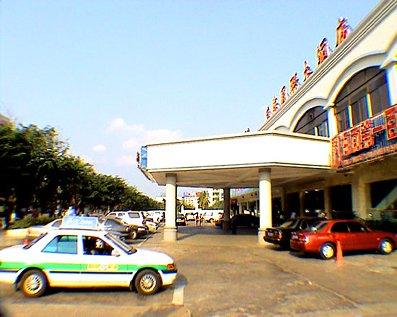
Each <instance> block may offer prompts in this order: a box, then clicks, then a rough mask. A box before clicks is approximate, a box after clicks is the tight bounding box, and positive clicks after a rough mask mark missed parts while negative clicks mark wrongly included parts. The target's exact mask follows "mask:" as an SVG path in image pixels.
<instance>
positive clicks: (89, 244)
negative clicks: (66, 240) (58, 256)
mask: <svg viewBox="0 0 397 317" xmlns="http://www.w3.org/2000/svg"><path fill="white" fill-rule="evenodd" d="M83 248H84V254H86V255H112V251H113V248H112V247H111V246H110V245H109V244H108V243H106V242H105V241H103V240H102V239H101V238H98V237H93V236H83Z"/></svg>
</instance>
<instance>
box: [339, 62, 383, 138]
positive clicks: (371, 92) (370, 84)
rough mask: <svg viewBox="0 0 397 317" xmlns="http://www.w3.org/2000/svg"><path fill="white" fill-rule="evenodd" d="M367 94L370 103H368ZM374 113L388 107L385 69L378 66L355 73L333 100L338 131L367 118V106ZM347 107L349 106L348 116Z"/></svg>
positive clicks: (368, 114)
mask: <svg viewBox="0 0 397 317" xmlns="http://www.w3.org/2000/svg"><path fill="white" fill-rule="evenodd" d="M368 96H369V98H370V101H371V104H370V105H368V103H367V100H368V99H367V97H368ZM369 106H370V107H371V112H372V115H373V116H374V115H376V114H378V113H380V112H382V111H383V110H385V109H386V108H388V107H390V101H389V94H388V90H387V85H386V78H385V71H384V70H381V69H379V68H378V67H369V68H366V69H364V70H362V71H360V72H358V73H357V74H355V75H354V76H353V77H352V78H351V79H350V80H349V81H348V82H347V83H346V84H345V86H344V87H343V88H342V90H341V91H340V92H339V94H338V96H337V97H336V100H335V107H336V119H337V122H338V130H339V132H342V131H345V130H347V129H349V128H351V126H350V123H349V122H350V120H351V121H352V123H353V125H357V124H358V123H360V122H362V121H364V120H366V119H368V118H369V116H370V113H369V112H368V107H369ZM349 107H350V108H351V115H352V117H351V118H350V114H349Z"/></svg>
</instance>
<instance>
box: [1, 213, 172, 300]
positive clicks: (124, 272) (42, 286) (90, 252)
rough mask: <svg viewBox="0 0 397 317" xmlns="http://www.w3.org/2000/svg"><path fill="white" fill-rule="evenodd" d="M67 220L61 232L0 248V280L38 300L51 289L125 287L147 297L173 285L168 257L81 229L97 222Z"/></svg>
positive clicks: (93, 225) (90, 226)
mask: <svg viewBox="0 0 397 317" xmlns="http://www.w3.org/2000/svg"><path fill="white" fill-rule="evenodd" d="M67 218H68V219H66V220H65V218H64V221H63V223H62V225H61V226H60V228H59V229H54V230H50V231H48V232H46V233H43V234H42V235H40V236H39V237H38V238H36V239H35V240H33V241H32V242H30V243H29V244H28V245H25V246H24V245H17V246H13V247H9V248H5V249H3V250H1V251H0V282H5V283H9V284H14V285H15V286H16V289H21V290H22V292H23V294H24V295H25V296H27V297H39V296H41V295H43V294H44V293H45V291H46V290H47V289H48V288H49V287H70V288H80V287H88V288H92V287H128V288H130V289H136V290H137V291H138V293H140V294H142V295H150V294H154V293H156V292H157V291H158V290H159V289H160V288H161V287H163V286H166V285H171V284H172V283H173V282H174V281H175V279H176V276H177V270H176V266H175V263H174V260H173V259H172V258H171V257H169V256H168V255H166V254H164V253H161V252H155V251H150V250H144V249H135V248H133V247H131V246H128V245H127V244H125V243H123V242H122V241H120V240H119V239H118V238H117V237H115V236H114V235H113V234H111V233H109V232H106V231H103V230H96V229H85V228H92V227H95V222H97V221H98V219H96V220H89V219H88V218H90V217H67ZM71 218H79V219H76V220H73V219H71ZM73 224H74V225H73ZM70 226H72V227H73V229H71V228H70Z"/></svg>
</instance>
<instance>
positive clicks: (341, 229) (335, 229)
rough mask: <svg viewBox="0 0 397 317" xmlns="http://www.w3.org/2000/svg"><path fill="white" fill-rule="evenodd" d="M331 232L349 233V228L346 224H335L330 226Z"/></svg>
mask: <svg viewBox="0 0 397 317" xmlns="http://www.w3.org/2000/svg"><path fill="white" fill-rule="evenodd" d="M331 232H340V233H343V232H349V228H348V226H347V223H346V222H337V223H335V224H334V225H333V226H332V229H331Z"/></svg>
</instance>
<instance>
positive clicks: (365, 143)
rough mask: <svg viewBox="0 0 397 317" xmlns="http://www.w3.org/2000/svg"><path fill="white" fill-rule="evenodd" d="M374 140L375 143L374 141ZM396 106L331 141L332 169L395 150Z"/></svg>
mask: <svg viewBox="0 0 397 317" xmlns="http://www.w3.org/2000/svg"><path fill="white" fill-rule="evenodd" d="M375 138H377V140H378V141H377V143H376V142H375ZM395 140H397V105H394V106H392V107H390V108H388V109H387V110H385V111H384V112H383V113H381V114H379V115H377V116H376V117H373V118H370V119H368V120H365V121H363V122H361V123H359V124H358V125H356V126H355V127H353V128H351V129H349V130H346V131H344V132H342V133H339V134H338V135H337V136H335V137H334V138H333V139H332V141H331V150H332V163H331V165H332V167H333V168H343V167H346V166H348V165H351V164H354V163H358V162H361V161H365V160H367V159H373V158H376V157H377V156H381V155H384V154H388V153H391V152H395V151H397V143H396V141H395Z"/></svg>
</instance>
